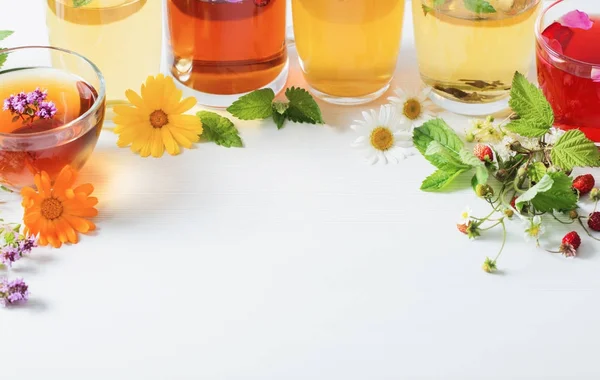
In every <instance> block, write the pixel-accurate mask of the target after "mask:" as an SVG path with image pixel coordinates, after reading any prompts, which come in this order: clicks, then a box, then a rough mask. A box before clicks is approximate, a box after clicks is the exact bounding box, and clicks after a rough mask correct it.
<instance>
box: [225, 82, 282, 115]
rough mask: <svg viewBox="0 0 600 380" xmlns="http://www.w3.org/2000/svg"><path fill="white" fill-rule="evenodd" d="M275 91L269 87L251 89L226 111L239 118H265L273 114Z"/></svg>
mask: <svg viewBox="0 0 600 380" xmlns="http://www.w3.org/2000/svg"><path fill="white" fill-rule="evenodd" d="M274 98H275V93H274V92H273V90H271V89H270V88H263V89H260V90H255V91H252V92H251V93H249V94H246V95H244V96H242V97H240V98H239V99H238V100H236V101H235V102H233V104H232V105H230V106H229V108H227V111H228V112H229V113H230V114H232V115H233V116H235V117H237V118H238V119H240V120H257V119H266V118H268V117H269V116H271V115H272V114H273V108H272V107H271V103H273V99H274Z"/></svg>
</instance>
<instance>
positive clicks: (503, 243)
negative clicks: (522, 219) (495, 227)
mask: <svg viewBox="0 0 600 380" xmlns="http://www.w3.org/2000/svg"><path fill="white" fill-rule="evenodd" d="M500 223H501V224H502V246H500V251H499V252H498V254H497V255H496V258H495V259H494V263H497V262H498V258H499V257H500V255H501V254H502V251H503V250H504V246H505V245H506V224H505V223H504V218H503V219H502V221H501V222H500Z"/></svg>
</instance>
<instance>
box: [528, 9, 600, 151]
mask: <svg viewBox="0 0 600 380" xmlns="http://www.w3.org/2000/svg"><path fill="white" fill-rule="evenodd" d="M590 19H591V22H592V26H591V28H590V29H587V30H586V29H581V28H572V27H567V26H563V25H561V24H560V23H558V22H554V23H552V24H550V25H549V26H548V27H547V28H546V29H545V30H544V31H543V33H542V38H543V39H544V40H545V41H546V42H547V43H548V45H549V47H550V48H551V49H552V50H553V51H554V52H555V53H557V54H559V55H560V56H564V57H567V58H569V59H572V60H576V61H579V62H566V61H565V60H564V59H559V60H556V59H550V56H549V53H548V52H547V51H546V50H544V49H543V48H542V47H541V46H539V43H538V49H537V67H538V81H539V83H540V87H541V88H542V90H543V91H544V95H545V96H546V98H547V99H548V101H549V102H550V104H551V105H552V109H553V110H554V115H555V120H556V124H557V126H559V127H561V128H564V129H574V128H577V129H580V130H581V131H583V132H584V133H585V134H586V135H587V137H588V138H589V139H591V140H593V141H596V142H600V108H599V107H600V72H598V73H597V76H598V77H597V78H596V80H594V79H592V78H593V77H594V69H593V68H592V65H598V66H600V15H596V16H591V17H590Z"/></svg>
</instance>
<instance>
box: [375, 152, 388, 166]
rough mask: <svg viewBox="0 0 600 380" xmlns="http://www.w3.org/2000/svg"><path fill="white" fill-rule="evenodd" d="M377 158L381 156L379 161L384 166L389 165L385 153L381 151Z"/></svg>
mask: <svg viewBox="0 0 600 380" xmlns="http://www.w3.org/2000/svg"><path fill="white" fill-rule="evenodd" d="M377 156H379V161H381V162H383V164H384V165H387V163H388V160H387V157H386V156H385V153H383V152H381V151H380V152H379V153H378V154H377Z"/></svg>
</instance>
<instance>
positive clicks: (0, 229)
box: [0, 224, 37, 268]
mask: <svg viewBox="0 0 600 380" xmlns="http://www.w3.org/2000/svg"><path fill="white" fill-rule="evenodd" d="M20 228H21V226H20V225H15V226H12V225H10V224H4V225H0V238H1V241H2V243H3V244H2V246H1V247H0V265H4V266H6V267H9V268H10V267H12V264H13V263H14V262H15V261H18V260H20V259H21V258H23V256H25V255H27V254H29V253H31V250H32V249H33V248H35V247H37V239H36V238H35V237H33V236H25V235H23V234H20V233H19V230H20Z"/></svg>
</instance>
